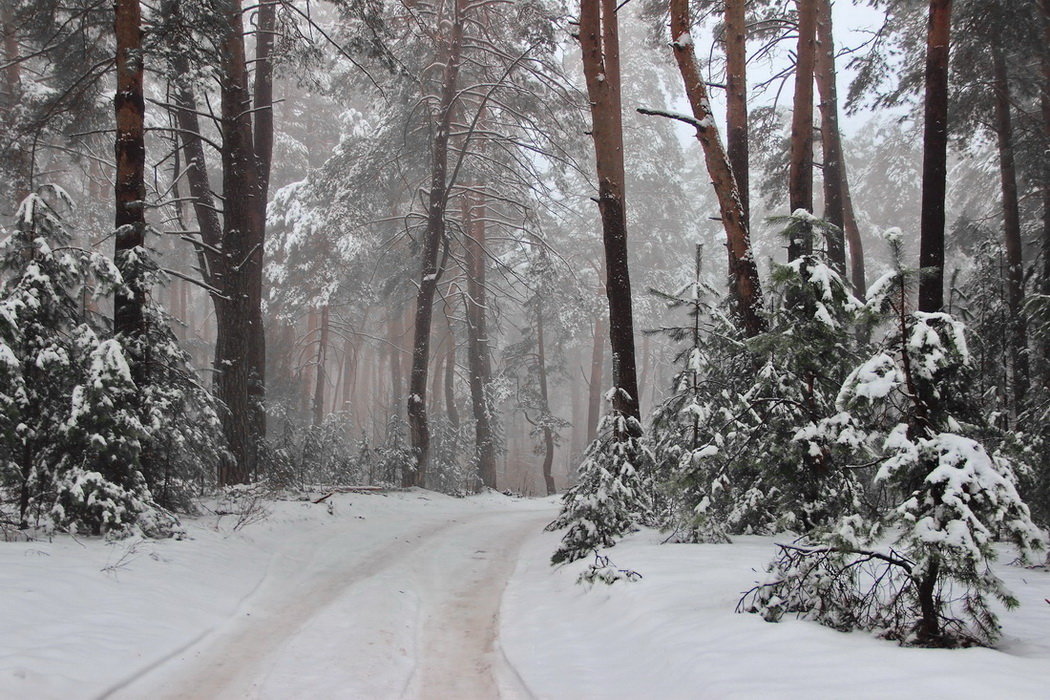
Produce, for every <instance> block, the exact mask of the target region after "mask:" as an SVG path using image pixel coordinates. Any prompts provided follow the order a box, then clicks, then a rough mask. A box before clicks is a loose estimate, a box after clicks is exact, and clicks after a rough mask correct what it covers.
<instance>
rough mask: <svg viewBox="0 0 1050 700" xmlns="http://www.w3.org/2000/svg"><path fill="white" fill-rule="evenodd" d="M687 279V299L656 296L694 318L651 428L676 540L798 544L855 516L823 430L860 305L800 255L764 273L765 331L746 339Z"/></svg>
mask: <svg viewBox="0 0 1050 700" xmlns="http://www.w3.org/2000/svg"><path fill="white" fill-rule="evenodd" d="M791 221H792V222H794V220H793V219H792V220H791ZM806 224H807V226H808V227H810V228H812V227H813V226H814V224H813V222H811V221H807V222H806ZM793 225H794V224H793ZM789 228H790V227H789ZM792 230H794V229H792ZM697 279H698V282H697V284H696V291H688V292H687V293H686V294H685V295H682V294H678V295H662V296H664V297H665V299H666V300H668V301H669V303H670V305H671V306H673V307H681V306H685V307H687V308H688V310H689V314H690V316H691V317H692V323H691V327H683V328H678V329H668V331H669V335H670V336H671V337H672V339H673V340H678V341H685V342H686V343H688V345H687V347H686V348H685V349H684V350H683V352H682V353H681V354H680V355H679V357H678V359H677V362H678V364H679V367H680V369H679V372H678V373H677V375H676V376H675V379H674V384H673V388H672V392H671V395H670V396H669V397H668V398H667V399H666V400H665V401H664V402H662V404H661V405H660V406H659V407H658V408H657V410H656V413H655V415H654V418H653V436H654V437H653V439H654V443H655V451H656V455H657V463H658V465H659V473H660V474H661V475H662V477H663V478H662V480H663V481H664V482H665V484H666V486H667V488H666V490H665V491H666V492H667V493H668V494H669V495H668V499H669V500H670V501H671V502H672V503H673V504H674V505H673V507H672V511H673V514H672V518H671V523H670V525H671V526H672V527H673V528H674V529H675V530H676V531H677V533H678V534H677V537H678V538H679V539H684V540H692V541H696V540H701V541H725V540H726V538H727V536H728V535H731V534H734V533H735V534H741V533H756V532H775V531H779V530H782V529H792V530H795V531H797V532H805V531H808V530H810V529H812V528H814V527H816V526H819V525H821V524H824V523H827V522H829V521H832V520H834V519H835V518H836V517H838V516H839V515H840V514H841V513H843V512H846V511H849V510H852V509H853V508H855V507H856V503H855V501H856V497H857V490H858V489H857V484H856V482H855V480H854V479H853V477H852V476H851V475H850V474H849V473H848V472H847V471H845V470H844V469H842V464H843V461H844V458H845V457H846V456H847V455H845V454H844V453H843V449H842V448H841V446H840V445H838V444H837V443H836V442H835V441H834V439H832V436H831V435H830V434H829V433H828V430H827V429H826V426H825V423H824V421H825V420H827V419H828V418H830V417H832V416H834V415H835V414H836V409H835V405H834V402H835V397H836V395H837V393H838V390H839V386H840V384H841V381H842V379H843V377H844V374H845V372H846V370H845V369H844V368H845V367H848V366H849V359H850V358H852V357H854V356H855V355H856V353H857V352H858V344H859V341H858V339H857V336H856V333H855V327H856V325H857V323H858V322H859V321H860V320H861V317H862V316H863V315H864V314H863V312H864V309H863V305H862V304H861V303H860V302H859V301H858V300H857V299H856V298H855V297H854V296H853V295H852V294H851V293H850V291H849V289H848V288H847V286H846V284H845V283H844V281H843V280H842V278H841V276H840V275H839V274H838V273H837V272H836V271H835V270H834V269H832V268H831V267H830V266H829V265H828V264H827V262H826V261H825V260H824V258H823V255H822V254H820V253H816V254H814V255H806V256H803V257H800V258H798V259H796V260H794V261H793V262H791V263H789V264H787V265H777V266H775V267H774V270H773V275H772V280H771V284H770V285H769V287H768V289H769V291H770V294H769V297H770V299H771V305H770V311H769V313H768V322H769V328H768V330H767V331H766V332H764V333H761V334H759V335H758V336H756V337H753V338H745V337H744V336H743V335H742V333H741V332H740V331H739V329H738V328H737V326H738V324H736V323H734V321H733V320H732V319H729V318H727V317H725V316H724V315H722V314H720V313H719V311H718V309H717V308H714V307H712V306H710V305H708V304H707V303H706V302H704V301H703V297H704V296H705V295H704V294H703V293H702V292H703V290H701V289H700V285H699V275H698V276H697Z"/></svg>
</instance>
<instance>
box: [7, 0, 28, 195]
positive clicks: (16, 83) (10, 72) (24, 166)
mask: <svg viewBox="0 0 1050 700" xmlns="http://www.w3.org/2000/svg"><path fill="white" fill-rule="evenodd" d="M11 5H12V3H9V2H4V3H3V5H2V8H0V30H2V31H3V34H4V60H5V61H6V63H7V66H6V67H5V68H4V90H5V95H4V98H5V99H4V104H3V109H4V111H5V112H6V113H7V114H8V115H10V114H11V112H13V111H14V109H15V108H16V107H17V106H18V104H19V102H20V101H21V99H22V62H21V56H20V52H19V50H18V36H17V34H16V33H15V18H14V13H12V11H11ZM8 119H12V117H10V116H9V117H8ZM8 123H12V122H10V121H9V122H8ZM10 157H11V159H12V161H13V162H11V163H10V164H9V166H8V167H9V168H10V170H11V171H12V174H13V175H14V179H15V181H14V182H13V183H11V184H12V190H13V194H14V197H15V206H16V207H17V206H18V205H19V204H20V203H21V202H22V200H23V199H25V198H26V197H28V196H29V187H30V182H29V176H30V174H31V173H30V170H31V168H30V163H29V158H28V157H27V154H26V153H25V151H23V150H22V149H21V148H20V147H17V146H16V148H15V149H14V150H13V151H12V152H11V153H10Z"/></svg>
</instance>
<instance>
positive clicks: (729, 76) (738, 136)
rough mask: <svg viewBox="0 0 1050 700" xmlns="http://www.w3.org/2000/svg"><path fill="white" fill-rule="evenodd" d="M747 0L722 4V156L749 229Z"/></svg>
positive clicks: (745, 223) (736, 0) (727, 1)
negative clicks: (727, 164) (724, 92)
mask: <svg viewBox="0 0 1050 700" xmlns="http://www.w3.org/2000/svg"><path fill="white" fill-rule="evenodd" d="M746 5H747V0H725V43H726V122H727V124H726V154H727V156H728V158H729V164H730V165H731V166H732V170H733V176H734V177H735V179H736V189H737V194H738V195H739V197H740V209H741V211H742V217H741V220H742V222H743V225H744V227H745V228H747V229H748V230H750V229H751V205H750V200H751V197H750V184H749V179H750V178H749V165H748V130H747V22H746V13H745V9H746Z"/></svg>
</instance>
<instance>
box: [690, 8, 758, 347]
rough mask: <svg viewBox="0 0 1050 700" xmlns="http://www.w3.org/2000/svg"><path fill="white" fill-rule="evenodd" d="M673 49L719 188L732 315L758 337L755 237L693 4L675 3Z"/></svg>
mask: <svg viewBox="0 0 1050 700" xmlns="http://www.w3.org/2000/svg"><path fill="white" fill-rule="evenodd" d="M670 11H671V39H672V43H671V47H672V49H673V50H674V57H675V61H676V62H677V64H678V71H679V73H681V75H682V81H683V82H684V83H685V92H686V96H687V97H688V98H689V105H690V107H691V108H692V112H693V119H694V123H693V125H694V126H695V127H696V138H697V140H698V141H699V142H700V145H701V146H702V147H703V150H704V161H705V163H706V164H707V172H708V175H709V176H710V177H711V182H712V184H713V185H714V188H715V196H716V197H717V198H718V208H719V211H720V213H721V217H722V227H723V228H724V229H725V232H726V242H727V245H726V250H727V252H728V255H729V281H730V295H731V298H732V303H733V306H734V311H735V313H736V315H737V317H738V318H739V319H740V322H741V325H742V327H743V329H744V332H745V333H746V334H747V335H748V336H754V335H757V334H758V333H761V332H762V331H763V330H764V329H765V326H766V324H765V320H764V319H763V318H762V316H761V308H762V288H761V285H760V284H759V280H758V268H757V267H756V265H755V259H754V256H753V254H752V251H751V235H750V233H749V232H748V229H747V217H746V214H745V212H744V209H743V204H742V199H741V195H740V189H739V188H738V186H737V184H738V183H737V180H736V179H735V177H734V170H733V169H732V167H730V164H729V159H728V157H727V155H726V152H725V149H724V148H723V147H722V140H721V138H719V135H718V127H717V126H716V124H715V121H714V118H713V115H712V113H711V104H710V101H709V100H708V95H707V87H706V83H705V81H704V79H703V77H702V76H701V74H700V68H699V64H698V63H697V60H696V54H695V52H694V50H693V38H692V34H690V27H691V18H690V13H689V0H671V1H670Z"/></svg>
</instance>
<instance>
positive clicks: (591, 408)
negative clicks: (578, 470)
mask: <svg viewBox="0 0 1050 700" xmlns="http://www.w3.org/2000/svg"><path fill="white" fill-rule="evenodd" d="M604 369H605V319H604V318H603V317H602V316H598V318H596V319H594V339H593V345H592V346H591V374H590V381H589V384H588V391H587V444H588V445H589V444H591V443H592V442H594V440H595V439H596V438H597V437H598V421H599V420H600V419H601V413H602V388H603V385H602V381H603V380H602V372H603V370H604Z"/></svg>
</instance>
